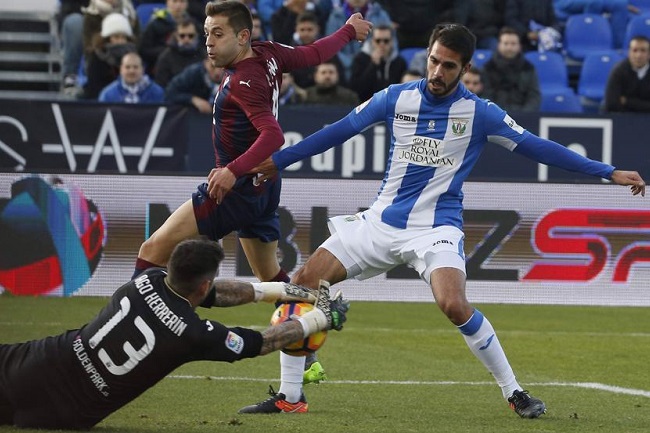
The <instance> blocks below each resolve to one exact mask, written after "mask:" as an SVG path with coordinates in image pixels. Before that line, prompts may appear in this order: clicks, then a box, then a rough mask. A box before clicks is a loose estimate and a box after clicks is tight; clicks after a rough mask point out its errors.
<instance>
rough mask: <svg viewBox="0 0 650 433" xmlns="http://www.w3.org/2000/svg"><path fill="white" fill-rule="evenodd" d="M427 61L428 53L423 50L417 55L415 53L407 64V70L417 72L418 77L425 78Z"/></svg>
mask: <svg viewBox="0 0 650 433" xmlns="http://www.w3.org/2000/svg"><path fill="white" fill-rule="evenodd" d="M428 61H429V52H428V51H427V50H426V49H425V50H423V51H420V52H419V53H415V55H414V56H413V58H412V59H411V63H409V65H408V68H409V70H410V71H417V73H419V74H420V75H422V76H423V77H425V76H426V75H427V62H428Z"/></svg>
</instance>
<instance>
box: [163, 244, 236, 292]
mask: <svg viewBox="0 0 650 433" xmlns="http://www.w3.org/2000/svg"><path fill="white" fill-rule="evenodd" d="M223 257H224V253H223V248H221V245H219V243H217V242H215V241H211V240H209V239H207V238H197V239H187V240H184V241H182V242H180V243H179V244H178V245H176V247H175V248H174V251H172V255H171V257H170V258H169V262H167V270H168V278H169V284H171V286H172V287H173V288H174V290H176V292H178V294H179V295H181V296H187V295H189V294H191V293H193V292H194V291H195V290H196V289H197V288H198V286H199V284H200V283H201V282H203V281H205V280H211V279H213V278H214V277H215V276H216V274H217V269H218V267H219V263H221V261H222V260H223Z"/></svg>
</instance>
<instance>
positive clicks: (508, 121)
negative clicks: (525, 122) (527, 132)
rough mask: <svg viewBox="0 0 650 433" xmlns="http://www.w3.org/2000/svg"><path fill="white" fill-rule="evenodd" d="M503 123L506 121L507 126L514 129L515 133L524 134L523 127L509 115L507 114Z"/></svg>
mask: <svg viewBox="0 0 650 433" xmlns="http://www.w3.org/2000/svg"><path fill="white" fill-rule="evenodd" d="M503 121H504V122H505V124H506V125H508V127H509V128H510V129H512V130H513V131H515V132H517V133H519V134H523V133H524V128H522V127H521V126H519V125H517V122H515V120H514V119H513V118H512V117H510V116H508V115H507V114H506V117H504V118H503Z"/></svg>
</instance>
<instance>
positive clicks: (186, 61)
mask: <svg viewBox="0 0 650 433" xmlns="http://www.w3.org/2000/svg"><path fill="white" fill-rule="evenodd" d="M199 40H200V38H199V33H198V31H197V30H196V25H195V23H194V21H193V20H192V18H190V17H184V18H181V19H180V20H178V21H177V22H176V31H175V32H174V36H173V38H172V39H171V41H170V43H169V46H168V47H167V48H165V50H164V51H163V52H162V53H160V56H159V57H158V61H157V62H156V66H155V68H154V70H155V72H156V78H155V79H156V83H158V84H160V85H161V86H162V87H163V88H164V87H166V86H167V84H169V82H170V81H171V79H172V78H174V76H175V75H176V74H178V73H180V72H181V71H182V70H183V69H185V67H187V66H189V65H191V64H193V63H196V62H200V61H201V60H203V59H204V58H205V46H202V45H201V44H199Z"/></svg>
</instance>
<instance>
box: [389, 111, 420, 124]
mask: <svg viewBox="0 0 650 433" xmlns="http://www.w3.org/2000/svg"><path fill="white" fill-rule="evenodd" d="M395 120H403V121H405V122H413V123H415V122H417V121H418V118H417V117H416V116H411V115H410V114H401V113H395Z"/></svg>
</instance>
